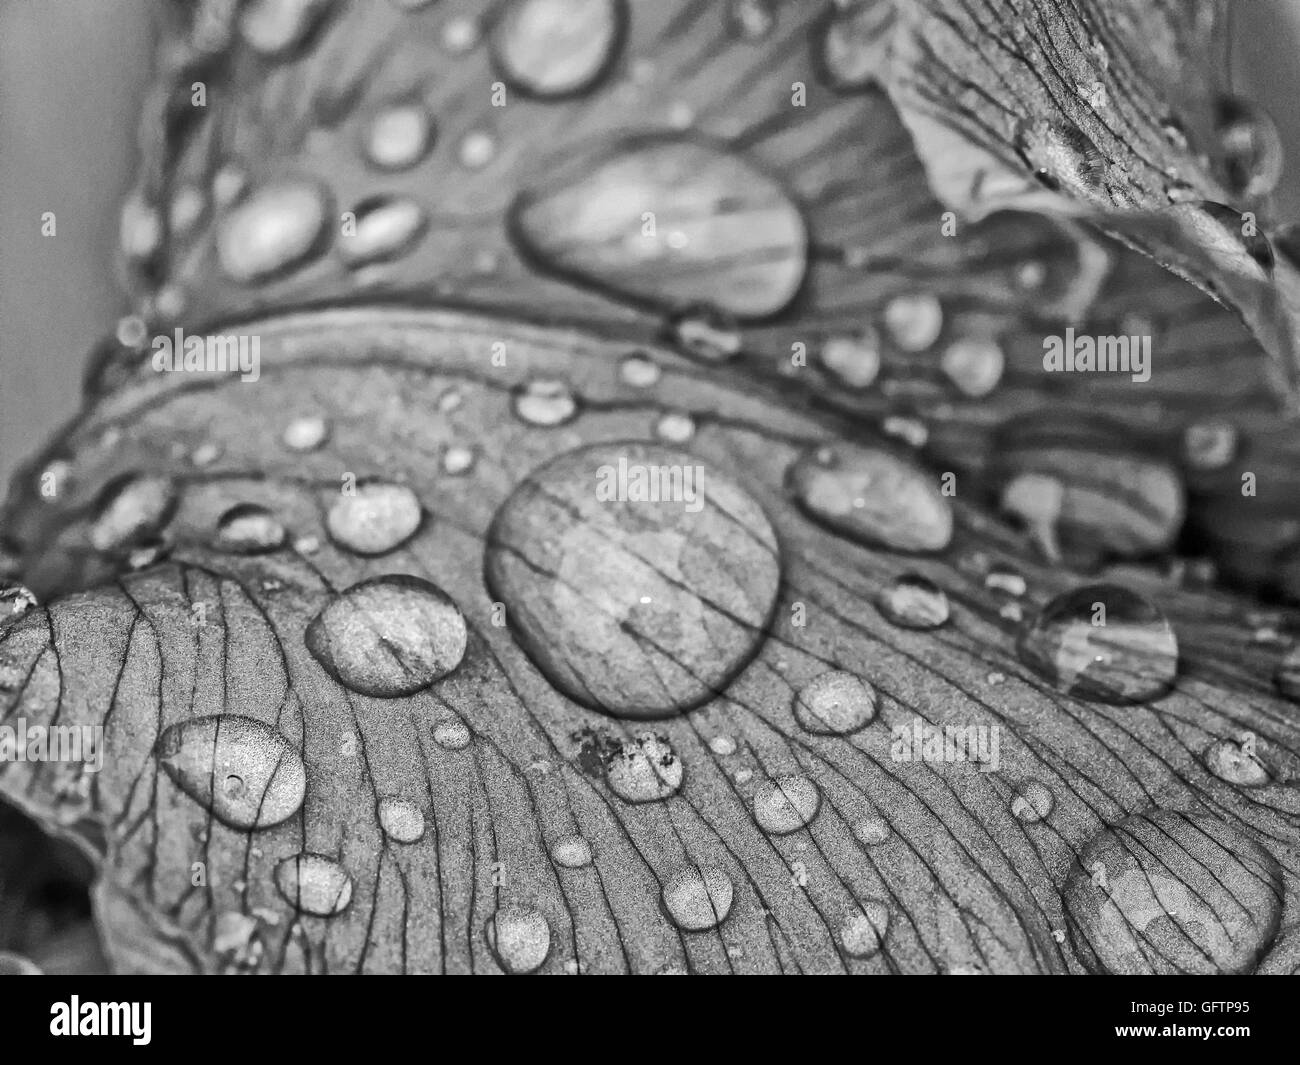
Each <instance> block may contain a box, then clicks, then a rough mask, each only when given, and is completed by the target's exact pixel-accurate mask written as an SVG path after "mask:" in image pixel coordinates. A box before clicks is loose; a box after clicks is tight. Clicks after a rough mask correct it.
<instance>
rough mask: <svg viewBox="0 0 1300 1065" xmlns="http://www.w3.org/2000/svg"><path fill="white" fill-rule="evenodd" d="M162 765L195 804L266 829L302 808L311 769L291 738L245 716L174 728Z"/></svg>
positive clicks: (164, 743) (166, 738) (163, 745)
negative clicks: (304, 762) (308, 773)
mask: <svg viewBox="0 0 1300 1065" xmlns="http://www.w3.org/2000/svg"><path fill="white" fill-rule="evenodd" d="M157 754H158V761H159V764H161V765H162V767H163V770H164V771H165V772H166V773H167V775H168V777H170V778H171V780H172V781H173V782H174V783H175V784H176V786H177V787H179V788H180V789H181V791H183V792H184V793H185V794H186V795H188V796H189V797H190V798H191V799H193V800H194V801H195V802H197V803H199V804H201V805H202V806H204V807H205V808H206V809H209V810H211V811H212V814H213V816H214V817H216V818H217V819H218V820H219V821H221V822H222V823H223V824H226V825H230V826H231V827H232V828H242V829H261V828H267V827H269V826H271V825H277V824H279V823H280V822H281V821H284V820H286V819H287V818H289V817H292V816H293V815H294V814H295V813H297V812H298V809H299V808H300V807H301V806H302V802H303V797H304V796H305V795H306V790H307V770H306V767H305V766H304V765H303V761H302V757H301V756H300V755H299V754H298V752H297V750H295V749H294V748H293V747H292V746H291V745H290V744H289V741H288V740H287V739H285V738H284V736H282V735H281V734H280V733H278V732H276V731H275V730H274V729H273V728H271V727H270V726H269V725H267V724H265V723H263V722H261V721H258V720H256V719H254V718H250V717H244V716H242V715H239V714H216V715H212V716H207V717H196V718H190V719H189V720H187V721H181V722H178V723H177V724H175V725H171V726H169V727H168V728H167V729H166V730H165V731H164V732H163V734H162V736H161V737H160V739H159V741H158V747H157Z"/></svg>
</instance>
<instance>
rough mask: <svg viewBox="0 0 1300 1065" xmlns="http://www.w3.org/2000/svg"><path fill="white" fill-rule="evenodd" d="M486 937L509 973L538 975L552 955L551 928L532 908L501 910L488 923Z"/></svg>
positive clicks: (520, 907) (503, 907)
mask: <svg viewBox="0 0 1300 1065" xmlns="http://www.w3.org/2000/svg"><path fill="white" fill-rule="evenodd" d="M484 935H485V936H486V938H487V944H488V946H489V947H490V948H491V950H492V953H493V955H494V956H495V957H496V959H497V961H498V962H500V963H501V968H503V969H505V971H506V972H508V973H512V974H516V975H522V974H524V973H531V972H536V971H537V970H538V969H540V968H541V967H542V964H543V963H544V962H545V961H546V957H547V955H548V954H550V952H551V926H550V925H549V924H547V921H546V918H545V917H544V916H543V915H542V912H541V911H540V910H537V909H535V908H533V907H532V906H502V907H501V908H500V909H499V910H497V912H496V913H495V914H494V915H493V916H492V917H490V918H489V919H488V922H487V927H486V928H485V929H484Z"/></svg>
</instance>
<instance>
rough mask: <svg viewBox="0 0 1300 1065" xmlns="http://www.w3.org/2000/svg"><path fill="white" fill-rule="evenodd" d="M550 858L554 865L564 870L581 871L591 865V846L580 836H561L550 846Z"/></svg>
mask: <svg viewBox="0 0 1300 1065" xmlns="http://www.w3.org/2000/svg"><path fill="white" fill-rule="evenodd" d="M551 857H552V858H553V859H554V860H555V864H556V865H562V866H564V868H566V869H581V868H582V867H583V866H586V865H590V864H591V844H590V843H588V842H587V841H586V840H585V839H583V837H582V836H563V837H562V838H560V839H557V840H556V841H555V843H554V844H552V846H551Z"/></svg>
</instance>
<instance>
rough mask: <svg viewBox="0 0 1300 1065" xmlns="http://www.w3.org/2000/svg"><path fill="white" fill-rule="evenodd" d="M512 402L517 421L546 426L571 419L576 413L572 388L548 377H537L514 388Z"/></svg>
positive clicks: (575, 401)
mask: <svg viewBox="0 0 1300 1065" xmlns="http://www.w3.org/2000/svg"><path fill="white" fill-rule="evenodd" d="M511 405H512V407H513V409H514V412H515V416H516V417H517V418H519V420H520V421H523V422H527V423H528V424H529V425H536V426H540V427H542V428H545V429H550V428H554V427H555V426H557V425H564V424H565V423H566V422H571V421H572V420H573V419H574V418H575V417H576V416H577V414H578V401H577V399H576V398H575V396H574V394H573V391H572V390H571V389H570V388H569V386H568V385H567V384H565V383H564V382H563V381H559V380H554V379H551V378H538V379H536V380H532V381H529V382H527V383H526V384H524V385H523V386H521V387H520V388H518V389H516V390H515V393H514V396H513V399H512V401H511Z"/></svg>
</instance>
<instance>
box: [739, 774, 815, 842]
mask: <svg viewBox="0 0 1300 1065" xmlns="http://www.w3.org/2000/svg"><path fill="white" fill-rule="evenodd" d="M821 805H822V795H821V792H820V791H819V790H818V788H817V785H816V784H814V783H813V782H812V781H811V780H809V779H808V778H807V777H803V776H795V775H790V776H780V777H774V778H773V779H771V780H765V781H763V782H762V783H761V784H759V786H758V787H757V789H755V791H754V817H755V819H756V820H757V821H758V824H759V827H761V828H762V829H763V831H765V832H770V833H772V834H773V835H774V836H783V835H786V834H787V833H790V832H798V831H799V829H801V828H807V827H808V825H809V824H811V823H812V820H813V818H815V817H816V816H817V811H818V810H820V809H821Z"/></svg>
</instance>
